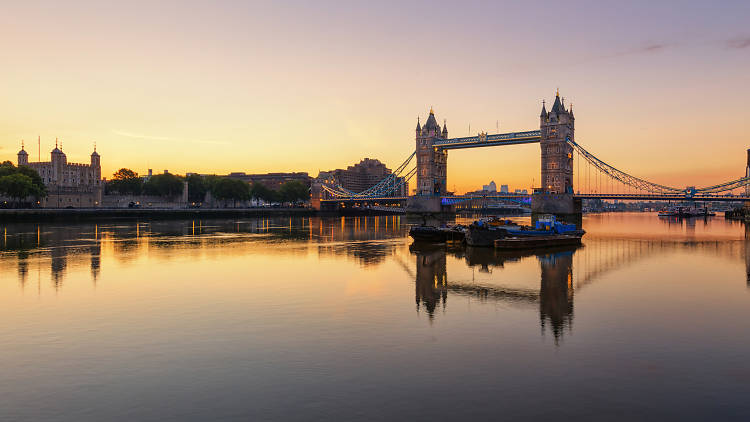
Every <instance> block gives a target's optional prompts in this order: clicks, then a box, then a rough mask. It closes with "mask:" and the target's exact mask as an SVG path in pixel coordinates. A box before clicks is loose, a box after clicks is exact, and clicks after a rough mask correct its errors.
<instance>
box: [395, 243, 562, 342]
mask: <svg viewBox="0 0 750 422" xmlns="http://www.w3.org/2000/svg"><path fill="white" fill-rule="evenodd" d="M575 249H576V248H575V247H573V248H555V249H547V250H542V251H517V252H513V251H496V250H494V249H492V248H471V247H467V248H460V249H450V250H446V249H444V248H440V247H436V246H431V245H424V246H423V245H419V244H414V245H412V246H411V248H410V250H411V251H412V253H413V254H415V255H416V262H417V264H416V267H417V274H416V281H415V290H416V304H417V310H420V307H423V308H424V309H425V310H426V312H427V315H428V317H429V318H430V320H432V319H433V318H434V316H435V309H436V308H437V306H438V305H440V304H442V306H443V308H445V307H446V302H447V298H448V292H449V291H450V292H451V293H453V294H460V295H468V296H473V297H477V298H480V299H482V300H487V299H490V300H497V301H505V302H509V303H514V304H533V303H538V304H539V316H540V321H541V326H542V330H543V331H544V329H545V327H546V325H547V324H549V325H550V327H551V330H552V333H553V335H554V337H555V340H556V341H557V340H559V338H560V337H561V336H562V334H563V329H564V328H565V327H570V326H571V324H572V321H573V269H572V267H573V254H574V253H575ZM447 254H450V255H453V256H454V257H456V258H464V259H465V261H466V264H467V265H468V266H470V267H474V266H478V267H479V271H480V272H485V273H486V272H490V268H491V267H503V266H504V265H505V264H506V263H509V262H519V261H520V260H521V259H522V258H529V257H535V258H536V259H537V260H538V262H539V266H540V269H541V271H540V273H541V281H540V284H539V288H538V290H532V289H525V288H519V287H514V286H504V285H496V284H495V285H490V284H482V283H476V282H471V283H467V282H461V281H458V282H452V281H451V280H450V279H449V276H448V274H447V271H446V256H447Z"/></svg>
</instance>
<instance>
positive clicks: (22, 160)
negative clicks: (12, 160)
mask: <svg viewBox="0 0 750 422" xmlns="http://www.w3.org/2000/svg"><path fill="white" fill-rule="evenodd" d="M18 165H19V166H27V165H29V153H28V152H26V150H25V149H24V145H23V142H21V150H20V151H18Z"/></svg>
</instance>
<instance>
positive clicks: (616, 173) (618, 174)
mask: <svg viewBox="0 0 750 422" xmlns="http://www.w3.org/2000/svg"><path fill="white" fill-rule="evenodd" d="M567 142H568V144H569V145H570V146H572V147H573V148H574V149H575V151H576V152H577V153H578V158H579V159H578V163H579V165H578V168H579V169H580V168H581V167H580V157H581V156H582V157H583V158H584V160H585V161H586V162H587V164H589V167H594V169H596V170H599V173H598V174H595V175H594V178H595V179H594V183H595V186H596V188H597V191H598V192H599V193H601V188H602V181H601V176H602V175H604V176H609V177H610V178H611V180H612V181H619V182H620V183H622V184H623V185H625V186H626V187H627V188H628V189H629V190H630V189H631V188H632V189H636V190H640V191H645V192H648V193H651V194H659V195H684V196H685V197H688V198H690V197H694V196H705V195H716V194H721V193H730V192H732V191H734V190H736V189H740V188H744V187H747V186H748V185H750V177H741V178H739V179H736V180H732V181H729V182H724V183H720V184H717V185H713V186H706V187H702V188H695V187H687V188H682V189H681V188H675V187H671V186H665V185H661V184H658V183H653V182H649V181H648V180H645V179H641V178H639V177H635V176H633V175H630V174H628V173H625V172H624V171H622V170H619V169H617V168H615V167H614V166H612V165H610V164H607V163H606V162H604V161H602V160H600V159H599V158H597V157H596V156H595V155H593V154H591V153H590V152H588V151H587V150H586V149H585V148H583V147H582V146H581V145H579V144H577V143H576V142H575V141H572V140H570V139H567ZM579 171H580V170H579ZM589 178H590V175H589V174H588V171H587V175H586V179H587V184H588V179H589ZM578 180H579V183H580V173H579V177H578ZM605 182H606V181H605ZM579 186H580V185H579ZM610 189H613V186H611V184H610Z"/></svg>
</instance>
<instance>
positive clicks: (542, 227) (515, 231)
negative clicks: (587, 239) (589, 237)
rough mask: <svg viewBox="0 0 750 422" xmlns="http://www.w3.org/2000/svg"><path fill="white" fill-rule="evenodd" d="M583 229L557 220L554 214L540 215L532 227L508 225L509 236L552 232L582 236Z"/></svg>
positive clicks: (552, 233) (539, 234)
mask: <svg viewBox="0 0 750 422" xmlns="http://www.w3.org/2000/svg"><path fill="white" fill-rule="evenodd" d="M584 233H585V231H583V230H581V229H579V228H578V227H576V225H575V224H565V223H561V222H559V221H557V219H556V218H555V216H554V215H543V216H540V217H539V218H538V219H537V221H536V224H535V226H534V228H531V227H522V226H518V227H508V235H510V236H551V235H554V234H571V235H578V234H580V235H581V236H583V234H584Z"/></svg>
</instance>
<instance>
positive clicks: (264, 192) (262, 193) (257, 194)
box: [250, 183, 278, 202]
mask: <svg viewBox="0 0 750 422" xmlns="http://www.w3.org/2000/svg"><path fill="white" fill-rule="evenodd" d="M250 196H251V197H252V198H257V199H262V200H263V201H266V202H275V201H277V200H278V194H277V193H276V192H275V191H273V190H271V189H269V188H268V187H267V186H266V185H264V184H262V183H253V187H252V189H251V191H250Z"/></svg>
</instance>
